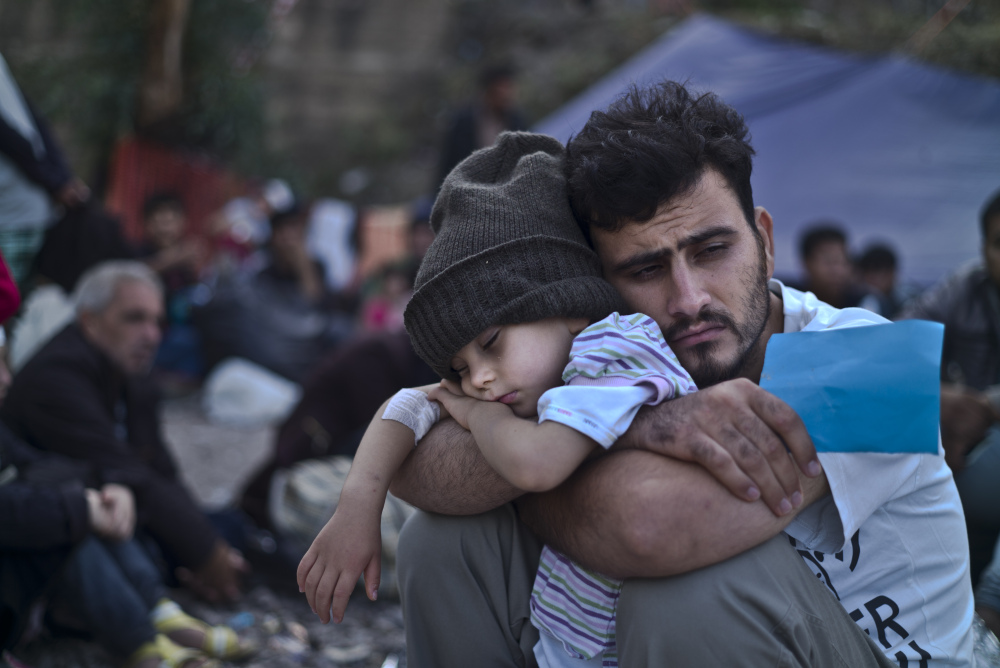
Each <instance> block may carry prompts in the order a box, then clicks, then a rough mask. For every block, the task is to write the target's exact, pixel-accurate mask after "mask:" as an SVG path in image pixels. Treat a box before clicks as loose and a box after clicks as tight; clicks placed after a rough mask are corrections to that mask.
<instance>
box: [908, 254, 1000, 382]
mask: <svg viewBox="0 0 1000 668" xmlns="http://www.w3.org/2000/svg"><path fill="white" fill-rule="evenodd" d="M907 318H920V319H922V320H933V321H935V322H940V323H944V351H943V353H942V355H941V375H942V380H945V381H950V382H961V383H963V384H965V385H968V386H969V387H972V388H975V389H977V390H984V389H986V388H987V387H989V386H990V385H994V384H996V383H997V382H1000V377H998V372H1000V294H998V291H997V287H996V285H994V284H993V281H991V280H990V277H989V274H987V273H986V269H985V268H983V266H982V265H981V264H979V263H976V264H970V265H966V266H964V267H962V268H961V269H959V270H958V271H957V272H955V273H954V274H952V275H951V276H948V277H947V278H945V279H944V280H943V281H941V283H939V284H938V285H936V286H934V287H933V288H931V289H930V290H928V291H927V292H925V293H924V294H923V295H921V297H920V298H919V299H916V300H914V301H913V302H911V303H910V304H909V305H908V306H907V307H906V308H905V309H904V311H903V313H902V314H901V315H900V318H899V319H901V320H902V319H907Z"/></svg>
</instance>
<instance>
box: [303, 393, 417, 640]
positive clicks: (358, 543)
mask: <svg viewBox="0 0 1000 668" xmlns="http://www.w3.org/2000/svg"><path fill="white" fill-rule="evenodd" d="M421 389H425V388H421ZM428 389H429V388H428ZM388 404H389V401H386V402H385V403H383V404H382V406H381V407H380V408H379V410H378V411H377V412H376V413H375V417H374V419H372V421H371V424H369V425H368V430H367V431H366V432H365V435H364V438H362V439H361V444H360V445H359V446H358V451H357V454H355V456H354V463H353V464H352V465H351V471H350V473H349V474H348V475H347V480H346V481H345V482H344V488H343V490H342V491H341V494H340V500H339V502H338V503H337V510H336V512H334V514H333V517H331V518H330V521H329V522H327V523H326V526H324V527H323V529H322V530H321V531H320V532H319V535H317V536H316V539H315V540H314V541H313V543H312V546H310V548H309V550H308V551H307V552H306V554H305V556H304V557H303V558H302V561H301V562H300V563H299V568H298V573H297V579H298V584H299V589H300V590H302V591H303V592H305V594H306V600H307V601H308V602H309V607H310V608H312V610H313V612H315V613H316V614H317V615H318V616H319V618H320V619H321V620H322V621H323V622H324V623H326V622H328V621H330V619H331V618H332V619H333V621H335V622H340V621H341V620H342V619H343V615H344V609H345V608H346V607H347V601H348V599H349V598H350V596H351V592H352V591H353V590H354V585H355V584H356V583H357V581H358V577H359V576H360V575H361V574H362V573H363V574H364V577H365V593H366V594H367V595H368V598H370V599H371V600H375V598H376V595H377V594H376V592H377V591H378V585H379V578H380V575H381V551H382V537H381V517H382V508H383V506H384V505H385V497H386V494H387V493H388V490H389V483H390V482H391V481H392V478H393V476H394V475H395V474H396V471H397V470H399V467H400V466H401V465H402V462H403V460H404V459H405V458H406V456H407V455H408V454H409V453H410V452H411V451H412V450H413V430H411V429H410V428H409V427H407V426H405V425H403V424H401V423H399V422H396V421H394V420H383V419H382V415H383V414H384V412H385V409H386V406H387V405H388Z"/></svg>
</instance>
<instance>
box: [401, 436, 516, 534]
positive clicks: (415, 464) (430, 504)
mask: <svg viewBox="0 0 1000 668" xmlns="http://www.w3.org/2000/svg"><path fill="white" fill-rule="evenodd" d="M389 491H390V492H392V493H393V494H394V495H395V496H397V497H399V498H400V499H403V500H404V501H406V502H407V503H411V504H413V505H414V506H416V507H417V508H420V509H421V510H425V511H428V512H432V513H441V514H443V515H475V514H477V513H483V512H486V511H487V510H492V509H494V508H497V507H499V506H501V505H503V504H505V503H507V502H508V501H512V500H514V499H515V498H517V497H518V496H520V495H521V494H522V493H523V492H522V491H521V490H519V489H517V488H516V487H513V486H512V485H511V484H510V483H508V482H507V481H506V480H504V479H503V478H502V477H500V475H499V474H498V473H497V472H496V471H494V470H493V469H492V468H491V467H490V465H489V464H488V463H487V462H486V460H485V459H484V458H483V455H482V453H480V452H479V447H478V446H477V445H476V442H475V441H474V440H473V439H472V434H470V433H469V432H467V431H466V430H464V429H462V427H461V426H459V425H458V424H457V423H456V422H455V421H454V420H442V421H441V422H439V423H438V424H437V425H436V426H435V427H434V428H433V429H431V430H430V431H429V432H428V433H427V435H426V436H425V437H424V438H423V439H421V441H420V445H418V446H417V448H416V449H415V450H414V451H413V452H412V453H410V455H409V457H407V458H406V461H404V462H403V466H402V467H401V468H400V470H399V472H398V473H397V474H396V477H395V479H394V480H393V482H392V486H391V487H390V488H389Z"/></svg>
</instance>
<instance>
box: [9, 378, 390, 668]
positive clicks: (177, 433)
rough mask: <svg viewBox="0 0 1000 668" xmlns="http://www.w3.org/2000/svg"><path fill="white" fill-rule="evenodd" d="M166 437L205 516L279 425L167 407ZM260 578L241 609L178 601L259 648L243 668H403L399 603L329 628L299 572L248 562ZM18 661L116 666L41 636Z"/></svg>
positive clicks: (362, 606)
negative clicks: (220, 419)
mask: <svg viewBox="0 0 1000 668" xmlns="http://www.w3.org/2000/svg"><path fill="white" fill-rule="evenodd" d="M163 423H164V430H165V435H166V439H167V441H168V443H169V444H170V446H171V448H172V450H173V452H174V455H175V457H176V460H177V463H178V465H179V467H180V469H181V473H182V476H183V478H184V481H185V482H186V483H187V485H188V487H189V488H190V489H191V491H192V493H193V494H194V497H195V498H196V499H197V500H198V501H199V502H200V503H201V504H202V505H203V506H205V507H206V508H207V509H210V510H216V509H220V508H223V507H225V506H226V505H227V504H228V503H230V502H231V501H232V500H233V499H234V498H235V497H236V495H237V494H238V493H239V491H240V489H241V488H242V485H243V484H244V483H245V482H246V480H247V479H248V477H249V476H250V475H251V474H252V473H253V472H254V471H255V470H256V469H257V467H258V466H259V465H260V464H261V462H263V461H264V459H265V458H266V456H267V453H268V451H269V448H270V447H271V443H272V440H273V437H274V433H275V428H274V427H273V426H267V427H261V428H255V429H239V428H234V427H226V426H220V425H216V424H212V423H211V422H209V421H208V419H207V418H206V417H205V416H204V414H203V412H202V410H201V406H200V404H199V401H198V398H197V397H196V396H195V397H187V398H184V399H175V400H171V401H168V402H166V403H165V404H164V406H163ZM248 556H250V557H251V560H252V561H253V562H254V564H255V566H256V569H255V572H254V573H253V574H252V575H251V576H250V577H249V579H248V581H247V588H246V593H245V595H244V596H243V599H242V600H241V601H239V602H238V603H233V604H227V605H225V606H210V605H208V604H205V603H203V602H201V601H198V600H195V599H193V598H192V597H191V596H189V595H187V593H186V592H184V591H180V590H178V591H176V592H174V596H175V598H176V599H177V600H178V601H179V602H180V603H181V605H182V606H184V607H185V608H186V609H187V610H188V612H190V613H192V614H195V615H196V616H199V617H201V618H202V619H204V620H206V621H208V622H210V623H212V624H221V623H228V624H230V625H232V626H234V627H237V628H238V629H239V631H240V633H241V634H242V635H243V636H245V637H247V638H250V639H252V640H254V641H255V642H256V643H257V644H258V645H259V646H260V648H261V649H260V652H259V653H258V654H257V655H256V656H255V657H253V658H252V659H250V660H249V661H247V662H244V663H243V664H242V665H243V666H247V667H248V668H264V667H271V666H276V667H279V668H282V667H285V666H287V667H297V666H305V667H316V668H335V667H337V666H349V667H352V668H383V667H384V668H394V667H399V668H402V667H405V666H406V656H405V641H404V633H403V616H402V613H401V611H400V608H399V604H398V602H395V601H382V600H380V601H378V602H377V603H371V602H369V601H367V600H366V599H365V598H364V596H363V594H362V593H361V592H360V591H358V592H356V593H355V596H354V598H352V600H351V603H350V605H349V606H348V609H347V615H346V617H345V620H344V622H342V623H341V624H339V625H334V624H328V625H323V624H321V623H320V622H319V620H318V619H317V618H316V616H315V615H313V614H312V612H310V610H309V606H308V605H307V604H306V602H305V598H304V597H303V596H302V595H301V594H299V593H298V588H297V587H296V584H295V581H294V574H293V572H292V571H291V570H290V569H288V568H287V567H284V566H279V565H276V563H275V562H273V561H270V562H269V561H267V557H266V555H257V558H256V559H255V558H254V555H248ZM15 656H16V657H17V658H18V659H21V660H22V661H25V662H26V663H28V664H29V665H31V666H34V667H35V668H69V667H71V666H72V667H77V666H79V667H82V668H112V667H113V666H115V665H116V662H115V661H114V660H113V659H112V657H110V656H108V654H106V653H105V652H104V651H103V650H101V648H100V647H98V646H97V645H96V644H95V643H93V642H89V641H86V640H83V639H77V638H65V637H59V638H56V637H53V636H51V635H49V634H43V635H42V636H40V637H39V638H37V639H36V640H34V641H32V642H31V643H29V644H28V645H27V646H26V647H24V648H21V649H20V650H19V651H17V652H15Z"/></svg>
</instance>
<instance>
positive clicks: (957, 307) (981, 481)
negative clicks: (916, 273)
mask: <svg viewBox="0 0 1000 668" xmlns="http://www.w3.org/2000/svg"><path fill="white" fill-rule="evenodd" d="M979 222H980V230H981V232H982V243H983V246H982V249H983V256H982V258H981V259H979V260H976V261H973V262H970V263H968V264H966V265H964V266H962V267H960V268H959V269H958V270H956V271H955V272H954V273H953V274H951V275H950V276H948V277H946V278H945V279H944V280H943V281H941V282H940V283H939V284H938V285H936V286H934V287H933V288H932V289H930V290H928V291H927V292H926V293H925V294H923V295H922V296H920V297H919V298H917V299H915V300H914V301H913V302H912V303H911V304H909V305H908V306H907V307H906V308H905V309H904V310H903V312H902V313H901V314H900V318H901V319H905V318H921V319H924V320H933V321H935V322H940V323H943V324H944V326H945V329H944V350H943V352H942V357H941V439H942V442H943V444H944V448H945V458H946V460H947V461H948V464H949V465H950V466H951V468H952V471H953V472H954V474H955V483H956V485H957V486H958V491H959V494H960V495H961V497H962V505H963V507H964V508H965V521H966V524H967V525H968V529H969V543H970V555H971V560H972V578H973V583H974V584H976V609H977V611H978V612H979V614H980V616H982V617H983V619H984V620H985V621H986V623H987V625H988V626H989V627H990V629H991V630H993V631H994V633H998V632H1000V561H998V560H997V557H1000V554H998V553H997V551H996V549H995V541H996V540H997V537H998V535H1000V484H998V482H1000V428H998V424H997V423H998V422H1000V191H997V192H996V193H995V194H994V195H993V197H992V198H991V199H990V200H989V201H987V202H986V204H985V205H984V206H983V209H982V213H981V214H980V221H979ZM991 557H992V558H993V560H994V561H993V562H992V563H991V564H990V566H989V568H987V569H986V570H985V571H984V567H985V566H986V564H987V562H989V560H990V559H991ZM980 573H982V576H981V577H980ZM977 579H978V584H977Z"/></svg>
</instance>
